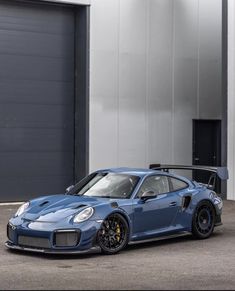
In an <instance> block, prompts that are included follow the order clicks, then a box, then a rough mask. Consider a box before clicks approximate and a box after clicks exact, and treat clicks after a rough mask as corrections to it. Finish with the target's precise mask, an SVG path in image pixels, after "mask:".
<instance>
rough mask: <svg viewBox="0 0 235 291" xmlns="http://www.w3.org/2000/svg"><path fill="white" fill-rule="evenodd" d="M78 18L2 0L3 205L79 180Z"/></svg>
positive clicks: (56, 9)
mask: <svg viewBox="0 0 235 291" xmlns="http://www.w3.org/2000/svg"><path fill="white" fill-rule="evenodd" d="M73 161H74V15H73V10H70V9H68V8H67V7H66V8H65V7H62V6H56V5H47V4H33V5H32V4H29V3H27V2H25V3H22V2H14V1H12V0H11V1H9V0H8V1H1V0H0V201H23V200H26V199H28V198H32V197H35V196H37V195H41V194H49V193H61V192H63V191H64V189H65V187H66V186H68V185H69V184H71V183H72V182H73V178H74V172H73V168H74V162H73Z"/></svg>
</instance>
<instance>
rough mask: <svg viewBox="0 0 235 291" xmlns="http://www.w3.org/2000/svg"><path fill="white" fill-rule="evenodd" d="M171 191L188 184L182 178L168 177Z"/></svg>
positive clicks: (185, 186)
mask: <svg viewBox="0 0 235 291" xmlns="http://www.w3.org/2000/svg"><path fill="white" fill-rule="evenodd" d="M170 181H171V186H172V191H178V190H181V189H185V188H187V187H188V184H187V183H186V182H184V181H182V180H179V179H176V178H170Z"/></svg>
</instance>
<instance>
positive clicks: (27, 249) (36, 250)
mask: <svg viewBox="0 0 235 291" xmlns="http://www.w3.org/2000/svg"><path fill="white" fill-rule="evenodd" d="M5 246H6V247H7V248H8V249H12V250H17V251H25V252H33V253H41V254H61V255H67V254H71V255H72V254H74V255H75V254H91V253H97V252H100V248H99V247H92V248H90V249H88V250H81V251H79V250H78V251H76V250H54V249H41V248H31V247H26V246H17V245H14V244H13V243H11V242H9V241H7V242H5Z"/></svg>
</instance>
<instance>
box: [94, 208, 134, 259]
mask: <svg viewBox="0 0 235 291" xmlns="http://www.w3.org/2000/svg"><path fill="white" fill-rule="evenodd" d="M128 240H129V226H128V223H127V221H126V219H125V218H124V217H123V216H122V215H120V214H118V213H114V214H111V215H110V216H108V217H107V218H106V219H105V220H104V221H103V223H102V225H101V227H100V230H99V231H98V234H97V242H98V245H99V246H100V248H101V251H102V252H103V253H104V254H107V255H112V254H116V253H118V252H120V251H121V250H123V249H124V248H125V246H126V245H127V243H128Z"/></svg>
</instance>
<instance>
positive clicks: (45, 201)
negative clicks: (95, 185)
mask: <svg viewBox="0 0 235 291" xmlns="http://www.w3.org/2000/svg"><path fill="white" fill-rule="evenodd" d="M109 202H110V200H109V199H107V198H93V197H86V196H74V195H65V194H64V195H52V196H47V197H43V198H38V199H35V200H32V201H31V202H30V206H29V208H28V209H27V211H26V212H25V213H24V214H23V217H22V218H24V219H26V220H30V221H41V222H58V221H60V220H63V219H66V218H67V217H70V216H72V215H75V214H76V213H79V212H80V211H82V210H83V209H84V208H85V207H89V206H92V207H95V206H97V205H100V204H104V203H109Z"/></svg>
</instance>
